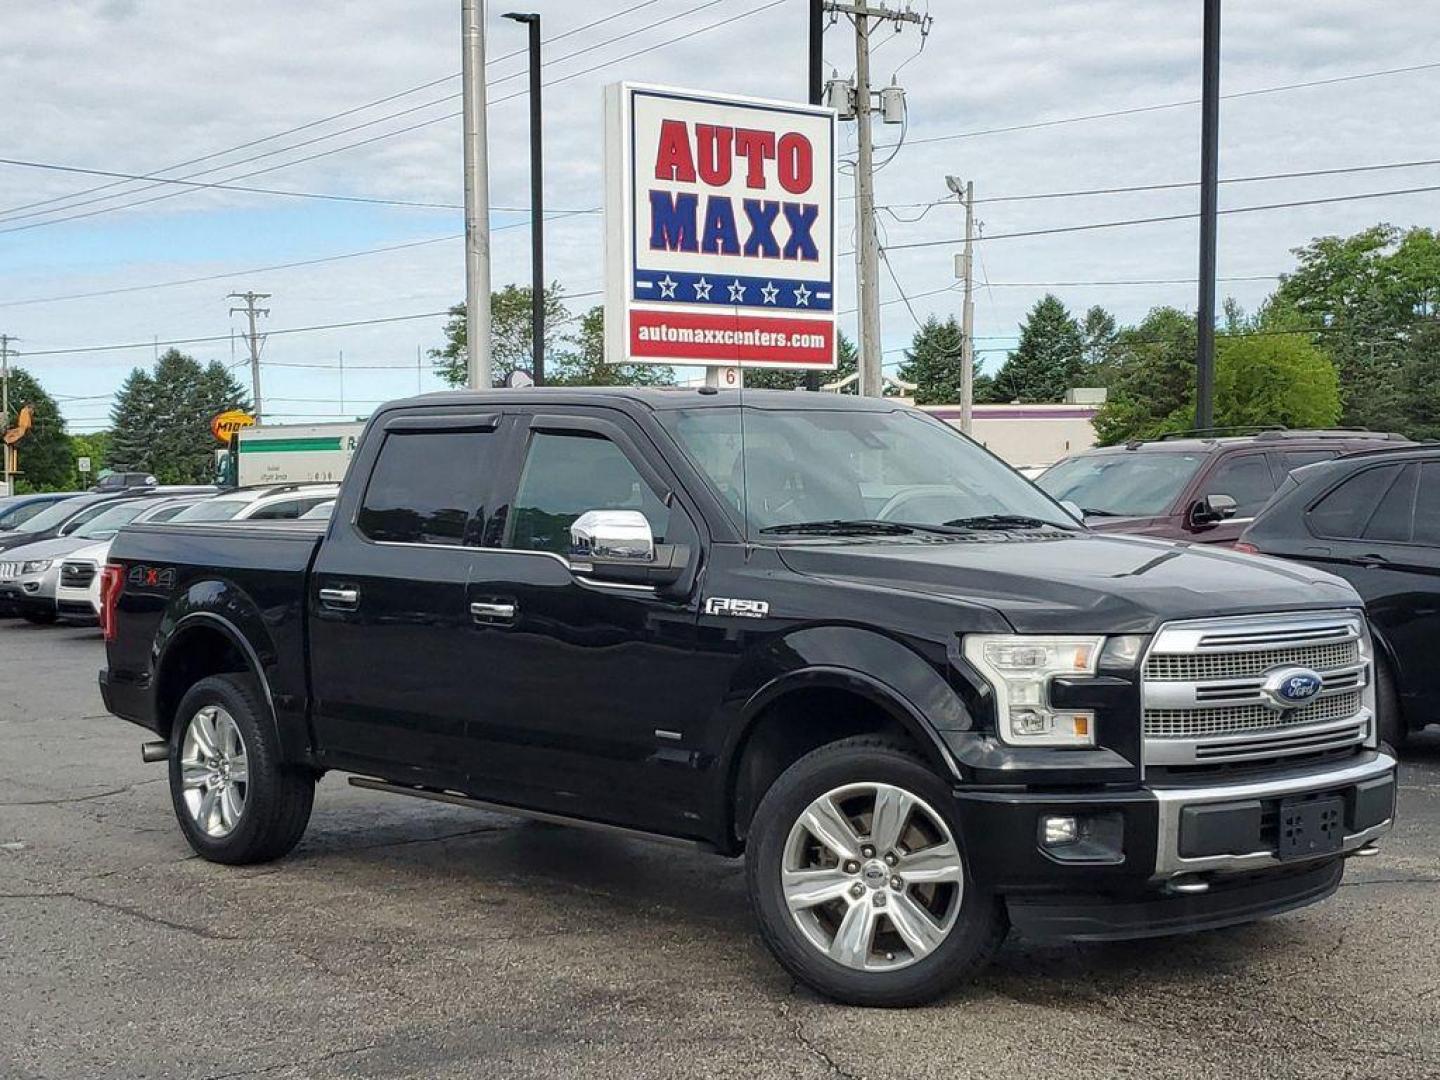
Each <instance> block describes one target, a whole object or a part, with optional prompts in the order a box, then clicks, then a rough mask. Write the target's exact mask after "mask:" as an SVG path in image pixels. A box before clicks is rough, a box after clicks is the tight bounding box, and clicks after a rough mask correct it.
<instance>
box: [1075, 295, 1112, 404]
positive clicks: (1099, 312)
mask: <svg viewBox="0 0 1440 1080" xmlns="http://www.w3.org/2000/svg"><path fill="white" fill-rule="evenodd" d="M1080 334H1081V336H1082V338H1083V339H1084V346H1083V349H1082V351H1081V357H1082V359H1083V360H1084V378H1085V385H1087V386H1109V385H1110V380H1111V379H1112V378H1114V375H1115V371H1114V368H1115V344H1116V341H1117V339H1118V338H1119V336H1120V331H1119V329H1118V327H1117V325H1116V323H1115V316H1114V315H1111V314H1110V312H1108V311H1106V310H1105V309H1104V308H1103V307H1101V306H1100V305H1099V304H1096V305H1095V306H1094V307H1092V308H1091V309H1090V310H1089V311H1087V312H1085V319H1084V321H1083V322H1082V323H1081V324H1080Z"/></svg>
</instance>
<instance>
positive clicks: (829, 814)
mask: <svg viewBox="0 0 1440 1080" xmlns="http://www.w3.org/2000/svg"><path fill="white" fill-rule="evenodd" d="M801 821H802V822H803V824H804V825H805V828H806V829H808V830H809V831H810V835H811V836H813V837H815V839H816V840H819V841H820V843H822V844H824V845H825V846H826V847H827V848H829V849H830V850H831V851H832V852H834V853H835V855H836V856H838V857H839V858H840V859H841V860H842V861H843V860H846V859H858V858H859V857H860V838H859V837H858V836H856V835H855V829H854V827H852V826H851V824H850V819H849V818H847V817H846V816H845V815H844V814H842V813H841V812H840V808H839V807H837V806H836V805H835V801H834V800H833V799H831V798H830V797H829V796H828V795H826V796H823V797H821V798H819V799H816V800H815V801H814V802H813V803H811V804H810V807H809V809H807V810H806V811H805V814H804V816H803V817H802V818H801Z"/></svg>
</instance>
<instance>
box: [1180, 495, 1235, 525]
mask: <svg viewBox="0 0 1440 1080" xmlns="http://www.w3.org/2000/svg"><path fill="white" fill-rule="evenodd" d="M1238 508H1239V504H1238V503H1236V501H1235V500H1234V499H1233V498H1231V497H1230V496H1229V495H1219V494H1216V495H1206V496H1205V497H1204V498H1203V499H1200V500H1199V501H1198V502H1196V503H1195V505H1194V507H1193V508H1192V509H1191V511H1190V523H1191V524H1192V525H1196V526H1203V525H1216V524H1218V523H1220V522H1222V521H1226V520H1228V519H1230V518H1232V517H1234V516H1235V512H1236V510H1237V509H1238Z"/></svg>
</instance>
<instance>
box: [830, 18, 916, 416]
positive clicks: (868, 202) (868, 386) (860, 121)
mask: <svg viewBox="0 0 1440 1080" xmlns="http://www.w3.org/2000/svg"><path fill="white" fill-rule="evenodd" d="M825 9H826V10H827V11H838V12H841V13H843V14H845V15H848V16H850V21H851V22H852V23H854V24H855V87H854V93H855V124H856V140H857V142H858V143H859V153H858V156H857V160H856V165H855V214H856V226H857V231H858V232H859V234H860V235H859V243H858V244H856V263H855V279H856V286H857V289H858V291H859V293H860V305H859V306H860V393H861V395H862V396H865V397H883V396H884V394H885V384H884V371H883V367H882V364H881V355H880V353H881V350H880V238H879V236H878V235H876V232H875V147H874V140H873V138H872V137H871V116H872V114H873V112H874V106H873V103H872V102H871V100H870V23H871V21H872V20H875V21H877V22H894V23H906V22H911V23H916V24H917V25H920V26H921V27H926V26H927V25H928V24H927V23H926V17H925V16H923V15H920V14H918V13H916V12H913V11H891V10H890V9H889V8H885V7H871V6H870V5H869V4H867V3H865V2H864V0H856V2H855V3H841V2H838V0H827V3H826V4H825Z"/></svg>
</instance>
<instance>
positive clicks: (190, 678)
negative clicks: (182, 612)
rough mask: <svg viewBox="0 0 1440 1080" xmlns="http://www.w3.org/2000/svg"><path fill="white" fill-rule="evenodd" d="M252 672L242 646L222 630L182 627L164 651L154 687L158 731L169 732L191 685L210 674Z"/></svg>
mask: <svg viewBox="0 0 1440 1080" xmlns="http://www.w3.org/2000/svg"><path fill="white" fill-rule="evenodd" d="M236 673H240V674H243V673H250V674H252V675H253V674H255V672H253V671H252V670H251V666H250V661H249V659H248V658H247V657H246V655H245V653H244V652H243V651H242V650H241V648H240V647H239V646H238V645H236V644H235V642H234V640H233V639H232V638H231V637H230V636H229V635H228V634H226V633H225V632H224V631H223V630H220V629H217V628H216V627H213V626H205V625H201V626H195V627H191V628H189V629H186V630H182V631H181V636H180V637H178V638H177V639H176V640H174V641H172V642H171V643H170V646H169V648H168V649H167V650H166V652H165V659H164V661H163V663H162V665H161V668H160V672H159V675H158V677H157V679H156V687H155V717H156V719H157V720H158V721H159V722H160V728H161V730H160V734H161V735H164V736H166V737H167V738H168V737H169V735H170V729H171V728H172V727H173V726H174V723H175V711H176V709H178V708H179V707H180V701H181V699H182V698H184V697H185V694H186V692H187V691H188V690H189V689H190V687H192V686H194V685H195V684H196V683H198V682H199V681H200V680H201V679H205V678H208V677H209V676H211V675H227V674H236Z"/></svg>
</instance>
